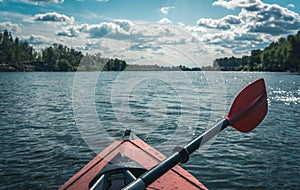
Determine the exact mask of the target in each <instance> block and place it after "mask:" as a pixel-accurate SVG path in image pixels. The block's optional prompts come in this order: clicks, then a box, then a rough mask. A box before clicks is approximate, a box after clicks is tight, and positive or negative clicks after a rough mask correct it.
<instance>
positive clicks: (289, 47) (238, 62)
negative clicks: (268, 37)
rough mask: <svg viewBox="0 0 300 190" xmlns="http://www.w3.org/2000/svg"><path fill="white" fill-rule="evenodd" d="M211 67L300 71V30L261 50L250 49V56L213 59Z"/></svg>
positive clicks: (231, 69) (224, 69)
mask: <svg viewBox="0 0 300 190" xmlns="http://www.w3.org/2000/svg"><path fill="white" fill-rule="evenodd" d="M213 68H214V69H218V70H222V71H241V70H244V71H290V72H300V30H299V31H298V32H297V34H296V35H289V36H287V38H283V37H282V38H279V39H278V40H277V41H275V42H272V43H271V44H270V45H269V46H267V47H266V48H264V49H263V50H260V49H256V50H252V51H251V55H250V56H248V55H245V56H242V57H241V58H236V57H234V56H232V57H225V58H219V59H215V60H214V63H213Z"/></svg>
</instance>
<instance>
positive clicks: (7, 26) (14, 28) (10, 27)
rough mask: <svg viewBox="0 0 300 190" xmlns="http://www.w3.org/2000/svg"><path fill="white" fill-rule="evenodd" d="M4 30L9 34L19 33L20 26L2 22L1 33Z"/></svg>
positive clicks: (0, 25)
mask: <svg viewBox="0 0 300 190" xmlns="http://www.w3.org/2000/svg"><path fill="white" fill-rule="evenodd" d="M4 30H7V31H9V32H19V31H20V25H19V24H13V23H11V22H0V31H4Z"/></svg>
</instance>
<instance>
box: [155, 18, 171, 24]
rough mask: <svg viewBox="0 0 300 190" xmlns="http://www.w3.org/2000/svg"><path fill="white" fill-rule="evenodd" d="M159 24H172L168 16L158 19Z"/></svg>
mask: <svg viewBox="0 0 300 190" xmlns="http://www.w3.org/2000/svg"><path fill="white" fill-rule="evenodd" d="M158 23H160V24H172V21H171V20H170V19H168V18H162V19H160V21H158Z"/></svg>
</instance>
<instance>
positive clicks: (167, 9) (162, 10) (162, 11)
mask: <svg viewBox="0 0 300 190" xmlns="http://www.w3.org/2000/svg"><path fill="white" fill-rule="evenodd" d="M171 9H174V7H162V8H160V12H161V13H163V14H165V15H167V14H169V11H170V10H171Z"/></svg>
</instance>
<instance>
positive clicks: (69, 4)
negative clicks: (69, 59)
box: [0, 0, 300, 66]
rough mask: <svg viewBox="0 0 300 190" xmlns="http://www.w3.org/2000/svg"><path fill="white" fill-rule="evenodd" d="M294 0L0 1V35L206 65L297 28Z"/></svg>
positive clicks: (135, 58) (299, 7) (134, 58)
mask: <svg viewBox="0 0 300 190" xmlns="http://www.w3.org/2000/svg"><path fill="white" fill-rule="evenodd" d="M299 14H300V1H299V0H281V1H276V0H151V1H150V0H148V1H146V0H18V1H17V0H0V31H4V30H8V31H10V32H11V33H12V35H13V36H14V37H18V38H19V39H20V40H26V41H27V42H28V43H29V44H30V45H32V46H33V47H34V48H35V49H36V50H40V49H42V48H44V47H46V46H50V45H51V44H54V43H59V44H63V45H66V46H68V47H72V48H75V49H76V50H78V51H82V52H84V53H89V54H94V53H100V54H101V55H102V56H103V57H110V58H120V59H124V60H126V61H127V62H128V63H129V64H159V65H179V64H183V65H187V66H203V65H211V64H212V62H213V60H214V59H216V58H220V57H225V56H235V57H241V56H243V55H249V54H250V53H251V50H253V49H263V48H265V47H266V46H268V45H269V44H270V43H271V42H272V41H275V40H277V39H278V38H280V37H286V36H288V35H290V34H296V32H297V31H298V30H299V29H300V16H299Z"/></svg>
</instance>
